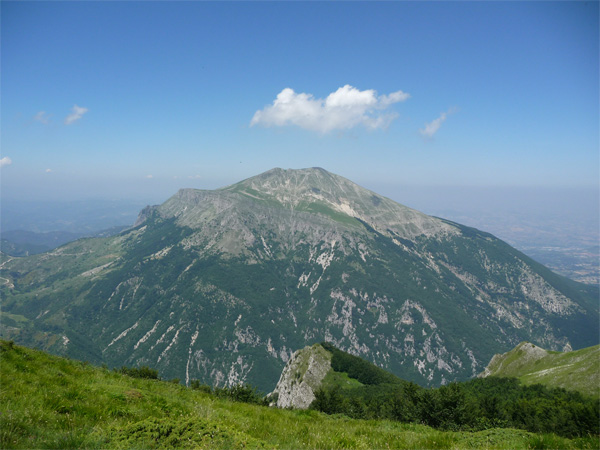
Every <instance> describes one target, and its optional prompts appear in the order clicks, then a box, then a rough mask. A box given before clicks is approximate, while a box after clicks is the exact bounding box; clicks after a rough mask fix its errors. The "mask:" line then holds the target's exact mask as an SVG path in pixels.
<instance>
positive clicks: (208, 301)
mask: <svg viewBox="0 0 600 450" xmlns="http://www.w3.org/2000/svg"><path fill="white" fill-rule="evenodd" d="M1 272H2V273H1V274H0V276H1V277H3V278H5V279H6V280H8V281H7V282H6V283H5V284H4V285H3V287H2V289H3V292H2V294H3V298H4V299H5V300H3V311H2V335H3V336H6V337H11V338H14V339H16V340H19V341H20V342H23V343H25V344H29V345H38V346H42V347H44V348H46V349H49V350H51V351H53V352H56V353H64V354H67V355H71V356H75V357H79V358H82V359H88V360H90V361H97V362H105V363H107V364H109V365H115V366H120V365H123V364H126V365H148V366H150V367H154V368H157V369H158V370H159V371H160V373H161V375H162V376H165V377H178V378H180V379H181V380H183V381H184V382H186V383H189V382H190V380H192V379H200V380H202V381H203V382H206V383H209V384H219V385H223V384H235V383H239V382H246V383H251V384H254V385H257V386H259V387H260V388H261V389H263V390H264V391H270V390H272V389H273V388H274V387H275V384H276V382H277V380H278V378H279V374H280V373H281V370H282V368H283V366H284V365H285V363H286V362H287V361H288V360H289V359H290V357H291V355H292V354H293V351H294V350H295V349H298V348H302V347H304V346H305V345H310V344H314V343H315V342H322V341H328V342H331V343H333V344H334V345H335V346H336V347H338V348H339V349H341V350H344V351H347V352H350V353H353V354H355V355H358V356H361V357H363V358H365V359H368V360H370V361H372V362H374V363H375V364H377V365H379V366H380V367H383V368H385V369H387V370H390V371H391V372H393V373H394V374H396V375H397V376H400V377H402V378H404V379H408V380H412V381H416V382H417V383H420V384H423V385H436V384H440V383H445V382H448V381H451V380H460V379H466V378H468V377H471V376H474V375H476V374H477V373H479V372H480V371H481V370H483V368H484V366H485V364H486V363H487V361H489V360H490V358H491V357H492V356H493V355H494V354H495V353H501V352H505V351H507V350H508V349H510V348H512V347H514V346H515V345H516V344H517V343H519V342H521V341H523V340H528V341H531V342H536V343H537V344H538V345H541V346H544V347H545V348H548V349H554V350H563V349H570V348H581V347H585V346H589V345H594V344H597V343H598V320H597V319H598V305H597V301H596V300H597V296H598V290H597V289H596V288H594V287H590V286H585V285H581V284H578V283H575V282H572V281H570V280H568V279H566V278H563V277H560V276H558V275H556V274H554V273H552V272H551V271H549V270H548V269H546V268H545V267H544V266H542V265H540V264H537V263H536V262H534V261H532V260H531V259H529V258H528V257H526V256H525V255H523V254H522V253H520V252H518V251H517V250H515V249H513V248H512V247H510V246H509V245H508V244H506V243H504V242H502V241H500V240H499V239H497V238H495V237H494V236H492V235H490V234H488V233H484V232H481V231H478V230H475V229H473V228H469V227H465V226H462V225H459V224H456V223H453V222H450V221H446V220H443V219H438V218H434V217H430V216H427V215H425V214H423V213H421V212H418V211H415V210H413V209H410V208H407V207H406V206H403V205H400V204H398V203H396V202H393V201H392V200H390V199H387V198H385V197H383V196H380V195H378V194H376V193H374V192H372V191H369V190H367V189H364V188H362V187H360V186H358V185H356V184H354V183H352V182H351V181H349V180H347V179H345V178H343V177H340V176H338V175H334V174H332V173H329V172H327V171H325V170H323V169H319V168H312V169H301V170H283V169H273V170H270V171H268V172H265V173H263V174H261V175H258V176H256V177H253V178H249V179H247V180H244V181H241V182H240V183H237V184H233V185H231V186H227V187H225V188H222V189H217V190H212V191H207V190H195V189H183V190H180V191H179V192H178V193H177V194H175V195H174V196H173V197H171V198H170V199H169V200H167V201H166V202H165V203H163V204H162V205H159V206H153V207H147V208H145V209H144V210H143V211H142V212H141V213H140V216H139V218H138V220H137V222H136V224H135V226H134V227H133V228H132V229H130V230H127V231H125V232H123V233H121V234H120V235H118V236H114V237H109V238H102V239H85V240H79V241H76V242H74V243H71V244H67V245H66V246H63V247H60V248H59V249H56V250H54V251H52V252H50V253H46V254H43V255H36V256H32V257H28V258H19V259H12V260H8V261H7V260H6V259H5V260H4V262H3V264H2V267H1Z"/></svg>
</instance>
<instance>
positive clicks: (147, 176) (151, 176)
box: [146, 175, 154, 178]
mask: <svg viewBox="0 0 600 450" xmlns="http://www.w3.org/2000/svg"><path fill="white" fill-rule="evenodd" d="M146 178H154V175H146Z"/></svg>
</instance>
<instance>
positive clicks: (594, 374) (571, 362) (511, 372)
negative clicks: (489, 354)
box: [490, 344, 600, 398]
mask: <svg viewBox="0 0 600 450" xmlns="http://www.w3.org/2000/svg"><path fill="white" fill-rule="evenodd" d="M521 346H522V344H519V345H518V346H517V347H515V348H514V349H513V350H511V351H510V352H507V353H505V354H504V355H503V357H502V359H499V360H497V361H495V364H494V365H493V366H492V367H490V369H491V375H494V376H501V377H516V378H519V380H521V382H522V383H524V384H536V383H540V384H544V385H546V386H550V387H562V388H565V389H569V390H575V391H579V392H582V393H584V394H587V395H591V396H593V397H595V398H599V397H600V345H596V346H594V347H587V348H583V349H581V350H576V351H573V352H567V353H560V352H548V354H547V355H545V356H544V357H542V358H540V359H535V358H532V359H529V360H527V358H526V357H525V354H524V353H523V352H519V349H520V347H521Z"/></svg>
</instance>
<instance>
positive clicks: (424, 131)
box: [419, 108, 456, 139]
mask: <svg viewBox="0 0 600 450" xmlns="http://www.w3.org/2000/svg"><path fill="white" fill-rule="evenodd" d="M454 112H456V109H455V108H450V109H449V110H448V111H446V112H443V113H442V114H440V117H438V118H437V119H434V120H432V121H431V122H429V123H426V124H425V128H421V129H419V133H421V135H422V136H423V137H425V138H428V139H430V138H432V137H433V135H434V134H435V133H437V131H438V130H439V129H440V127H441V126H442V123H444V121H445V120H446V119H447V118H448V116H449V115H450V114H452V113H454Z"/></svg>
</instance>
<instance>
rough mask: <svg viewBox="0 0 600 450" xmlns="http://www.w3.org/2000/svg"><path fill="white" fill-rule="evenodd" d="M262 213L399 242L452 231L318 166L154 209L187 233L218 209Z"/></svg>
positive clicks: (180, 197) (185, 194)
mask: <svg viewBox="0 0 600 450" xmlns="http://www.w3.org/2000/svg"><path fill="white" fill-rule="evenodd" d="M209 204H212V205H213V206H212V207H209V206H208V205H209ZM264 208H267V209H268V210H269V211H271V210H273V209H275V210H281V209H284V210H288V211H289V212H290V214H292V215H294V214H296V213H308V214H309V215H313V216H315V215H316V216H319V217H321V218H325V219H327V220H331V219H332V220H334V221H335V222H337V223H338V224H344V225H346V226H350V227H357V226H360V223H361V222H362V223H363V224H366V225H368V226H369V227H371V228H373V229H374V230H376V231H377V232H379V233H382V234H385V235H388V236H390V237H392V236H396V237H400V238H405V239H413V238H415V237H417V236H420V235H425V236H434V235H436V236H437V235H440V234H446V235H447V234H456V233H457V232H458V231H457V229H456V228H455V227H454V226H452V225H449V224H448V223H446V222H444V221H442V220H440V219H437V218H434V217H430V216H428V215H426V214H423V213H421V212H419V211H416V210H414V209H411V208H408V207H406V206H404V205H401V204H399V203H396V202H395V201H393V200H390V199H388V198H386V197H383V196H381V195H379V194H377V193H375V192H373V191H370V190H368V189H366V188H363V187H361V186H359V185H358V184H356V183H353V182H352V181H350V180H348V179H346V178H344V177H342V176H339V175H336V174H334V173H331V172H328V171H327V170H325V169H323V168H320V167H312V168H306V169H281V168H274V169H271V170H269V171H267V172H264V173H261V174H259V175H256V176H254V177H251V178H248V179H246V180H243V181H240V182H239V183H236V184H232V185H230V186H226V187H224V188H221V189H217V190H215V191H200V190H191V189H185V190H181V191H179V192H178V193H177V194H176V195H175V196H174V197H172V198H171V199H169V200H167V202H165V203H164V204H163V205H161V206H160V207H159V209H160V210H161V213H162V214H163V215H165V216H177V217H180V218H182V220H183V222H181V223H183V224H185V225H187V226H190V227H192V228H196V226H195V225H194V223H195V221H197V219H198V218H199V217H200V215H202V217H204V218H206V217H207V214H210V215H213V216H214V214H219V213H220V212H222V211H224V210H228V211H233V210H236V211H241V210H244V211H250V214H255V213H256V211H257V210H258V209H264ZM199 209H202V212H201V213H199ZM208 210H210V213H208V212H207V211H208ZM186 217H187V218H186ZM304 217H307V214H304Z"/></svg>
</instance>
